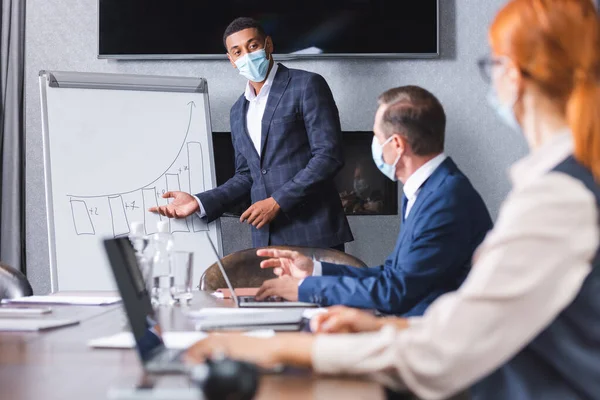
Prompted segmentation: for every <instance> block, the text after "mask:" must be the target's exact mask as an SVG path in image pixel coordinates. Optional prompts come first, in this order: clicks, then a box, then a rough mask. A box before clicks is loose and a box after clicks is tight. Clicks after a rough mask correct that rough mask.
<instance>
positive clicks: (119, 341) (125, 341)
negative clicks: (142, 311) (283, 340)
mask: <svg viewBox="0 0 600 400" xmlns="http://www.w3.org/2000/svg"><path fill="white" fill-rule="evenodd" d="M244 335H246V336H253V337H261V338H269V337H272V336H273V335H275V332H274V331H272V330H268V329H264V330H255V331H249V332H246V333H244ZM207 336H208V334H207V333H206V332H196V331H194V332H165V333H163V340H164V342H165V346H166V347H167V348H169V349H187V348H188V347H190V346H191V345H193V344H194V343H196V342H197V341H198V340H202V339H204V338H206V337H207ZM88 346H89V347H94V348H103V349H132V348H134V347H135V341H134V339H133V335H132V333H131V332H119V333H117V334H115V335H111V336H104V337H100V338H96V339H92V340H90V341H88Z"/></svg>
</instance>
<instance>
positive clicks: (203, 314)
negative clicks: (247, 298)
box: [186, 307, 327, 319]
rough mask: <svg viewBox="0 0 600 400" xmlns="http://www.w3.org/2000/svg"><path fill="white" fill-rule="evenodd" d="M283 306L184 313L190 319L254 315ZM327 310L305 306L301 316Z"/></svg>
mask: <svg viewBox="0 0 600 400" xmlns="http://www.w3.org/2000/svg"><path fill="white" fill-rule="evenodd" d="M285 310H286V309H285V308H232V307H205V308H202V309H200V310H194V311H189V312H187V313H186V315H187V316H188V317H190V318H192V319H208V318H210V317H226V316H238V315H256V314H265V313H272V312H277V311H279V312H282V311H285ZM326 312H327V308H306V309H304V311H303V314H302V316H303V317H304V318H307V319H311V318H312V317H314V316H315V315H317V314H323V313H326Z"/></svg>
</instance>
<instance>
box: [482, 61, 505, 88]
mask: <svg viewBox="0 0 600 400" xmlns="http://www.w3.org/2000/svg"><path fill="white" fill-rule="evenodd" d="M503 63H504V59H502V58H497V57H489V56H487V57H482V58H480V59H479V60H477V66H478V67H479V73H480V74H481V77H482V78H483V80H484V81H485V82H486V83H492V76H493V72H494V67H497V66H500V65H502V64H503Z"/></svg>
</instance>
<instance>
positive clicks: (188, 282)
mask: <svg viewBox="0 0 600 400" xmlns="http://www.w3.org/2000/svg"><path fill="white" fill-rule="evenodd" d="M193 265H194V253H193V252H191V251H173V252H172V253H171V276H172V278H173V279H172V284H171V294H172V295H173V298H174V299H175V300H176V301H178V302H180V303H185V302H187V301H189V300H190V299H191V298H192V297H193V294H192V271H193Z"/></svg>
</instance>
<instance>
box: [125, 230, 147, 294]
mask: <svg viewBox="0 0 600 400" xmlns="http://www.w3.org/2000/svg"><path fill="white" fill-rule="evenodd" d="M129 240H130V241H131V244H132V245H133V248H134V249H135V256H136V258H137V261H138V266H139V268H140V272H141V273H142V277H143V278H144V286H145V287H146V290H147V291H148V293H151V291H152V254H151V253H152V249H151V246H150V238H149V237H148V236H146V233H145V232H144V223H143V222H139V221H135V222H132V223H131V225H130V233H129Z"/></svg>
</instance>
